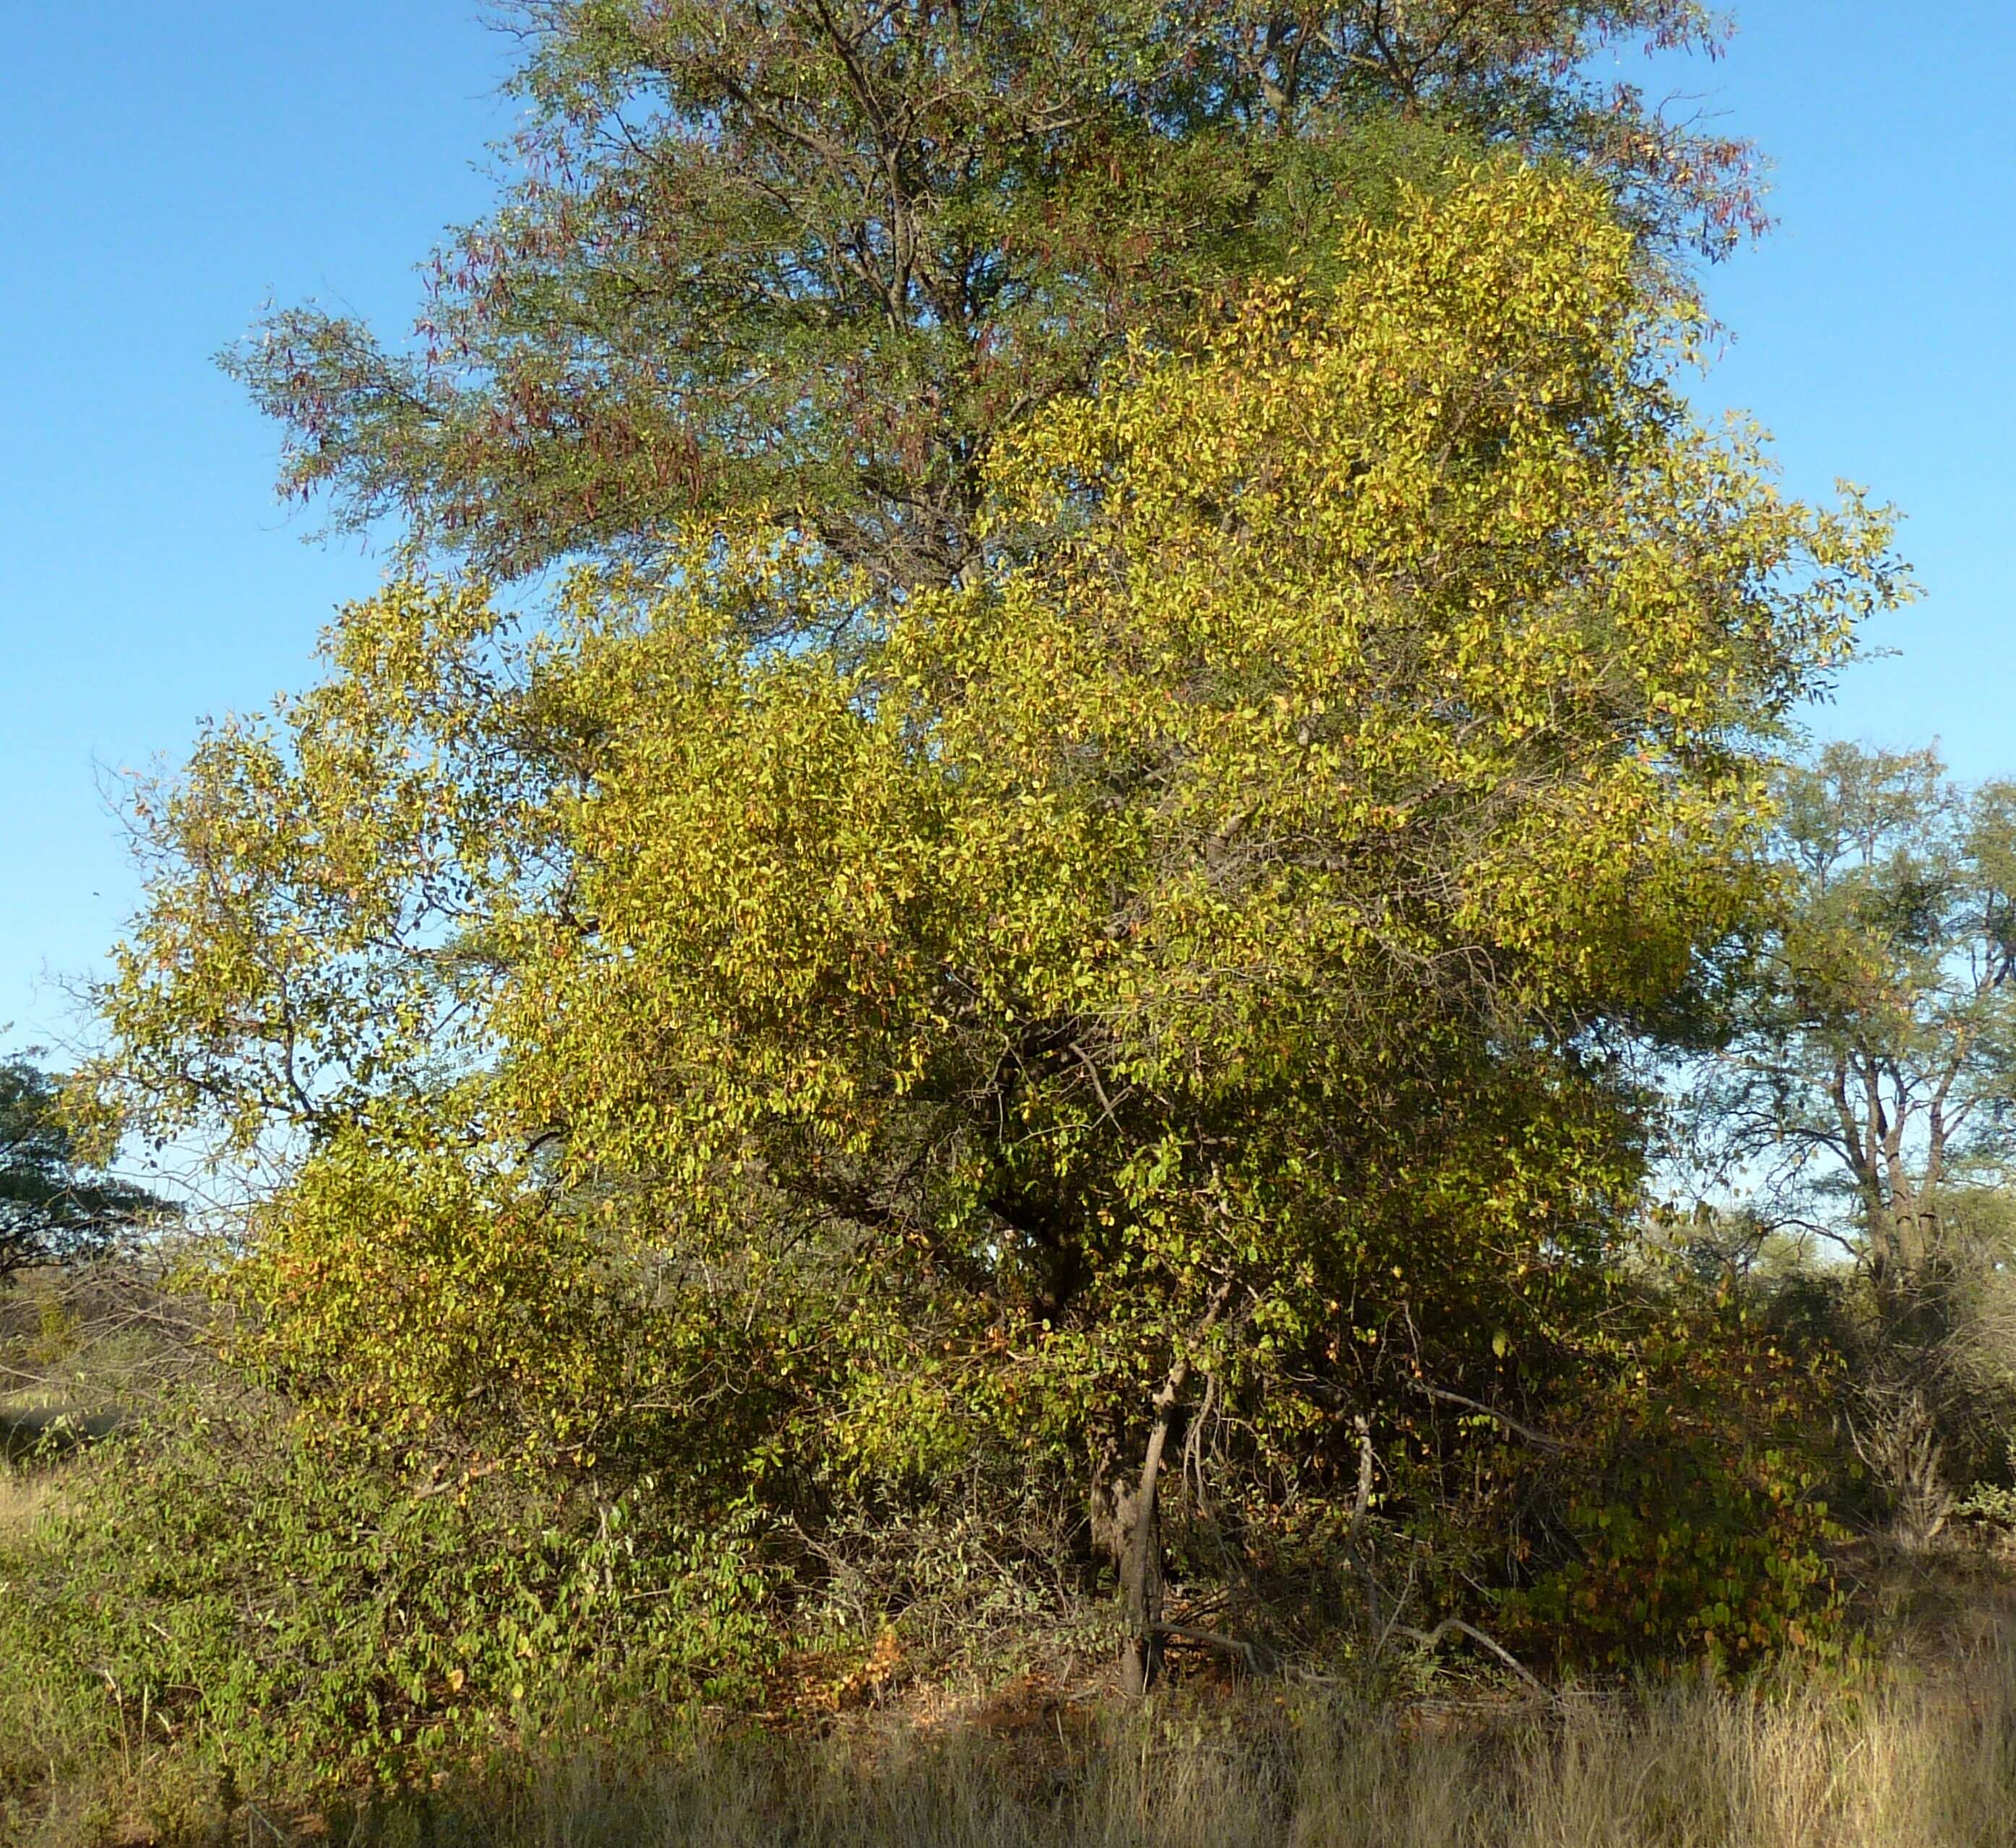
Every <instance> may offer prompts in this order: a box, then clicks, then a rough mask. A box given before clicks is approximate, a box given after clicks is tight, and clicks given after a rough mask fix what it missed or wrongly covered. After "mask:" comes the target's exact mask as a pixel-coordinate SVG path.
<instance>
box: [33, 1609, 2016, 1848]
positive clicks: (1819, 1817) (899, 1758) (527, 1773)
mask: <svg viewBox="0 0 2016 1848" xmlns="http://www.w3.org/2000/svg"><path fill="white" fill-rule="evenodd" d="M101 1814H103V1812H102V1811H101ZM211 1831H212V1832H211V1833H209V1834H208V1835H207V1836H206V1837H205V1838H204V1839H211V1840H214V1841H221V1840H230V1841H233V1842H235V1841H238V1840H241V1839H242V1840H244V1841H247V1842H254V1841H274V1840H295V1839H301V1838H302V1837H304V1836H305V1837H308V1838H310V1839H321V1840H323V1841H326V1842H328V1843H340V1844H343V1845H344V1848H365V1844H367V1843H368V1844H370V1845H371V1848H421V1845H422V1844H427V1845H429V1848H1039V1845H1040V1848H2007V1845H2009V1844H2012V1843H2016V1652H2011V1651H2009V1650H2007V1649H2006V1648H2005V1649H2000V1650H1998V1651H1996V1652H1992V1653H1984V1654H1982V1655H1978V1656H1977V1657H1975V1658H1974V1659H1971V1660H1967V1661H1964V1662H1957V1663H1953V1664H1951V1665H1949V1669H1948V1671H1947V1672H1946V1673H1945V1674H1944V1675H1943V1676H1942V1677H1940V1678H1939V1679H1938V1680H1918V1681H1915V1682H1913V1683H1912V1684H1908V1685H1904V1684H1900V1685H1898V1686H1895V1687H1893V1688H1890V1689H1888V1691H1881V1692H1877V1693H1869V1694H1863V1695H1856V1696H1852V1697H1851V1696H1849V1695H1846V1694H1844V1693H1842V1692H1841V1691H1838V1690H1827V1689H1820V1688H1814V1689H1811V1690H1809V1691H1805V1692H1803V1693H1797V1694H1793V1695H1788V1696H1786V1697H1784V1698H1782V1699H1775V1700H1769V1701H1763V1700H1754V1699H1747V1698H1744V1697H1741V1696H1732V1695H1726V1694H1719V1693H1715V1692H1712V1691H1706V1690H1702V1689H1676V1690H1669V1691H1665V1692H1661V1693H1658V1694H1655V1695H1651V1696H1649V1697H1647V1698H1644V1699H1631V1700H1625V1699H1594V1698H1588V1699H1572V1700H1571V1701H1569V1702H1568V1703H1566V1705H1565V1706H1564V1709H1562V1710H1561V1711H1558V1712H1555V1713H1544V1712H1536V1711H1533V1710H1531V1709H1527V1710H1524V1711H1518V1710H1514V1709H1510V1708H1506V1707H1499V1708H1496V1709H1492V1708H1490V1707H1489V1706H1478V1707H1477V1708H1474V1709H1467V1710H1463V1709H1457V1710H1449V1709H1445V1710H1443V1711H1442V1712H1440V1713H1421V1712H1418V1711H1417V1712H1412V1713H1393V1712H1391V1711H1388V1712H1384V1713H1381V1712H1377V1711H1359V1710H1355V1709H1352V1708H1350V1707H1348V1706H1341V1705H1334V1704H1324V1703H1315V1704H1309V1705H1305V1706H1301V1707H1300V1708H1296V1707H1294V1706H1287V1705H1277V1704H1276V1703H1274V1702H1271V1701H1267V1700H1265V1699H1259V1698H1257V1697H1256V1698H1250V1699H1245V1700H1242V1701H1239V1702H1235V1703H1234V1704H1233V1705H1232V1706H1229V1707H1228V1706H1227V1705H1226V1701H1225V1699H1224V1697H1222V1695H1221V1696H1219V1697H1218V1698H1217V1699H1215V1701H1213V1702H1197V1703H1192V1702H1179V1703H1175V1704H1172V1705H1171V1706H1168V1707H1167V1708H1165V1709H1163V1710H1161V1711H1159V1712H1155V1713H1150V1714H1148V1715H1145V1716H1143V1715H1138V1714H1137V1715H1121V1716H1114V1715H1111V1714H1108V1715H1107V1716H1105V1717H1103V1718H1101V1717H1099V1716H1097V1715H1096V1714H1095V1715H1089V1716H1088V1715H1084V1714H1081V1715H1080V1716H1079V1717H1078V1724H1073V1723H1072V1722H1071V1719H1070V1718H1069V1717H1068V1716H1067V1715H1066V1714H1064V1713H1063V1712H1062V1711H1061V1710H1057V1709H1053V1710H1050V1711H1049V1712H1048V1713H1045V1714H1042V1715H1038V1716H1034V1717H1032V1719H1031V1723H1030V1724H1028V1725H1027V1726H1026V1727H1017V1728H1016V1729H1014V1730H1013V1731H1011V1732H1010V1734H1009V1735H1008V1736H1005V1737H1004V1736H1003V1734H1002V1732H1001V1731H1000V1730H999V1728H994V1729H990V1728H989V1727H986V1726H985V1725H973V1726H968V1727H964V1728H959V1729H950V1730H945V1731H935V1730H934V1731H933V1732H931V1733H929V1734H924V1733H920V1732H918V1731H916V1730H914V1729H909V1730H898V1729H896V1728H893V1727H884V1728H882V1729H880V1730H877V1731H873V1732H867V1731H858V1732H856V1733H855V1734H853V1735H850V1736H849V1737H848V1738H844V1739H837V1738H836V1739H827V1740H824V1741H816V1740H803V1739H801V1740H776V1739H761V1738H742V1739H735V1738H718V1739H715V1740H712V1741H693V1742H687V1743H686V1744H684V1745H681V1746H679V1748H677V1749H668V1750H667V1751H666V1752H665V1753H664V1754H663V1755H662V1756H658V1757H656V1758H640V1757H638V1756H630V1755H623V1756H614V1755H603V1754H597V1753H593V1752H592V1751H584V1752H581V1753H578V1754H576V1755H574V1756H559V1757H553V1758H550V1759H548V1760H544V1761H542V1762H538V1763H532V1762H529V1761H520V1763H518V1764H517V1766H516V1767H500V1768H499V1770H498V1771H496V1772H495V1773H494V1774H492V1775H491V1776H490V1777H488V1778H484V1779H482V1780H478V1781H472V1782H470V1784H468V1785H466V1786H463V1787H460V1788H456V1787H454V1786H451V1785H445V1786H443V1787H441V1788H440V1789H437V1790H435V1791H433V1792H429V1793H427V1794H426V1795H424V1796H406V1797H405V1798H402V1799H398V1800H396V1801H393V1802H391V1803H383V1804H372V1805H368V1806H362V1807H355V1808H339V1809H338V1810H336V1811H334V1812H333V1813H332V1814H328V1815H326V1816H323V1817H316V1818H314V1819H312V1820H311V1821H309V1822H308V1823H307V1824H306V1825H300V1824H296V1825H286V1824H285V1823H284V1822H283V1821H279V1819H276V1818H275V1817H272V1816H271V1815H268V1814H266V1813H265V1812H264V1811H263V1810H259V1809H257V1808H254V1807H242V1808H240V1809H239V1810H237V1811H236V1813H235V1814H234V1815H233V1817H232V1820H231V1822H230V1823H229V1825H228V1826H227V1825H223V1824H222V1822H221V1819H218V1820H216V1821H213V1823H212V1824H211ZM45 1839H55V1838H54V1837H49V1838H45ZM64 1839H67V1840H69V1841H73V1842H74V1841H76V1840H77V1839H80V1838H79V1837H78V1836H77V1835H76V1834H75V1833H74V1823H73V1829H72V1830H68V1831H66V1832H65V1837H64ZM100 1839H104V1838H103V1836H101V1838H100ZM120 1839H124V1840H127V1841H129V1842H130V1841H135V1840H140V1839H150V1838H149V1837H148V1836H147V1835H146V1834H145V1832H143V1831H141V1830H139V1829H137V1828H134V1827H133V1826H132V1825H131V1824H129V1825H127V1828H126V1831H125V1832H124V1835H123V1837H122V1838H120Z"/></svg>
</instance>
